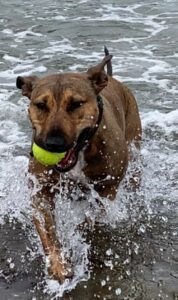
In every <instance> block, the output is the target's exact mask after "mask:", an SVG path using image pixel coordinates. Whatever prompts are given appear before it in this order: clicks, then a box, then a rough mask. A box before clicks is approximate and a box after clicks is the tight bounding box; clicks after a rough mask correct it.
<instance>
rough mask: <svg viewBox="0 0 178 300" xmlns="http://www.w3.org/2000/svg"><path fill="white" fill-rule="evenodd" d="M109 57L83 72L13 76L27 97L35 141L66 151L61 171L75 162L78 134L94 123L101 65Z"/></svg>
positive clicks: (103, 80)
mask: <svg viewBox="0 0 178 300" xmlns="http://www.w3.org/2000/svg"><path fill="white" fill-rule="evenodd" d="M111 58H112V57H111V56H110V55H108V56H106V57H105V58H104V59H103V60H102V62H101V63H100V64H98V65H97V66H95V67H92V68H89V69H88V71H87V72H86V73H81V74H80V73H64V74H56V75H49V76H46V77H44V78H41V79H40V78H38V77H36V76H29V77H18V78H17V82H16V84H17V88H19V89H21V90H22V95H24V96H27V97H28V98H29V99H30V105H29V118H30V120H31V123H32V127H33V129H34V141H35V143H36V144H37V145H39V146H40V147H42V148H44V149H46V150H48V151H51V152H67V154H66V156H65V158H64V159H63V160H62V162H61V163H60V164H59V166H58V167H59V169H60V170H61V171H68V170H70V169H71V168H72V167H73V166H74V165H75V164H76V162H77V159H78V149H80V147H79V145H78V143H80V141H81V138H80V137H81V136H82V134H83V133H84V132H86V131H87V130H90V129H93V128H95V126H96V124H97V120H98V117H99V108H98V103H97V95H98V94H99V92H100V91H101V90H102V89H103V88H104V87H105V86H106V85H107V81H108V77H107V74H106V73H105V71H104V67H105V65H106V64H107V63H108V62H109V61H110V60H111Z"/></svg>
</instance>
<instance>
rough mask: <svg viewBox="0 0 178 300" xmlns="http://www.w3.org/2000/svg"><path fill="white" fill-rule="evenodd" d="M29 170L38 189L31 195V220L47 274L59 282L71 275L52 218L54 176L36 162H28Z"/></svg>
mask: <svg viewBox="0 0 178 300" xmlns="http://www.w3.org/2000/svg"><path fill="white" fill-rule="evenodd" d="M30 172H31V173H33V174H35V176H36V177H37V179H38V181H39V183H40V186H41V188H40V190H38V191H37V192H36V193H35V194H34V195H33V196H32V207H33V221H34V224H35V226H36V229H37V232H38V234H39V236H40V239H41V242H42V246H43V249H44V253H45V255H46V261H47V268H48V272H49V274H50V275H51V276H52V277H53V278H54V279H56V280H58V281H59V282H61V283H62V282H63V281H64V280H65V278H68V277H71V270H70V268H69V265H68V264H67V263H66V262H65V261H64V258H63V255H62V250H61V248H62V247H61V245H60V243H59V241H58V238H57V235H56V228H55V218H54V208H55V205H54V196H55V193H54V192H53V193H51V192H50V188H51V187H52V184H54V178H49V174H48V172H46V170H45V171H44V170H43V167H41V166H37V164H36V163H31V164H30Z"/></svg>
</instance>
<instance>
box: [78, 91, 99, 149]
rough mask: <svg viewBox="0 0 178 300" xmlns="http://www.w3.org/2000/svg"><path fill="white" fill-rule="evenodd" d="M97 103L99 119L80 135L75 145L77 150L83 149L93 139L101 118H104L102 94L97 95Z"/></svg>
mask: <svg viewBox="0 0 178 300" xmlns="http://www.w3.org/2000/svg"><path fill="white" fill-rule="evenodd" d="M96 100H97V104H98V109H99V115H98V120H97V122H96V124H95V126H94V127H93V128H91V127H88V128H85V129H84V130H83V131H82V132H81V134H80V136H79V137H78V140H77V145H76V147H75V149H76V150H77V152H79V151H80V150H82V149H83V148H84V147H85V146H86V145H87V144H88V142H89V141H90V140H91V138H92V137H93V136H94V134H95V133H96V131H97V129H98V127H99V125H100V123H101V120H102V116H103V99H102V97H101V96H100V95H97V98H96Z"/></svg>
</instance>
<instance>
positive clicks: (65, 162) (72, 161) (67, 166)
mask: <svg viewBox="0 0 178 300" xmlns="http://www.w3.org/2000/svg"><path fill="white" fill-rule="evenodd" d="M77 161H78V151H77V149H76V147H73V148H71V149H69V150H68V151H67V152H66V154H65V156H64V158H63V159H62V160H61V161H60V162H59V163H58V164H57V165H56V166H55V168H56V170H57V171H59V172H67V171H69V170H71V169H72V168H73V167H74V166H75V165H76V163H77Z"/></svg>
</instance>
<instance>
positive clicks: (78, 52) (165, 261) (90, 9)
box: [0, 0, 178, 300]
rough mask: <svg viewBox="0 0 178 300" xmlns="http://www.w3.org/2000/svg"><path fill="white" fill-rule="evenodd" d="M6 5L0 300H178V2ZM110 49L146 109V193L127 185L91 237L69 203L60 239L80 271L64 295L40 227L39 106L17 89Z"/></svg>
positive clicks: (1, 10)
mask: <svg viewBox="0 0 178 300" xmlns="http://www.w3.org/2000/svg"><path fill="white" fill-rule="evenodd" d="M1 2H2V3H0V4H1V5H0V156H1V164H0V229H1V230H0V241H1V243H0V300H11V299H12V300H13V299H18V300H40V299H42V300H43V299H44V300H49V299H51V300H52V299H64V300H65V299H71V300H93V299H103V300H104V299H105V300H108V299H112V300H115V299H119V300H123V299H128V300H131V299H133V300H158V299H159V300H163V299H165V300H166V299H168V300H173V299H174V300H176V299H178V217H177V213H178V184H177V179H178V155H177V149H178V101H177V96H178V89H177V83H178V66H177V65H178V64H177V59H178V50H177V45H178V0H155V1H150V0H148V1H139V0H138V1H133V0H126V1H120V0H111V1H105V0H98V1H89V0H81V1H69V0H68V1H63V0H62V1H49V0H43V1H39V0H35V1H34V0H32V1H30V2H29V1H22V0H16V1H15V0H9V1H1ZM104 45H107V46H108V48H109V49H110V52H111V53H112V54H113V55H114V57H113V70H114V75H115V76H116V77H117V78H118V79H120V80H121V81H123V82H125V83H126V84H127V85H128V86H129V87H131V89H132V90H133V91H134V94H135V95H136V98H137V100H138V104H139V109H140V112H141V118H142V124H143V131H144V133H143V143H142V163H141V164H142V170H143V180H142V186H141V190H140V192H139V193H138V194H137V195H132V194H129V193H128V192H126V191H125V189H124V185H123V186H121V190H120V192H119V195H118V197H117V199H116V202H115V203H116V204H112V205H111V207H109V208H108V211H109V212H108V215H107V217H106V219H107V220H106V222H105V224H102V225H100V226H99V225H98V226H96V227H95V228H94V229H93V231H92V232H91V233H90V234H88V235H87V238H86V239H85V237H83V236H80V235H79V234H78V235H77V234H74V231H75V230H74V231H73V228H75V225H76V224H75V222H74V223H72V220H74V219H75V220H77V221H76V222H78V221H79V220H80V215H79V214H78V211H79V212H80V214H82V209H83V210H84V211H85V210H86V207H85V205H84V206H83V207H82V205H83V204H82V205H79V209H78V208H76V206H77V204H76V205H75V207H74V208H72V207H71V205H73V204H71V203H70V202H68V201H65V203H62V206H60V204H61V201H62V200H61V199H59V207H58V208H60V213H58V214H59V215H58V216H59V220H61V224H63V223H65V224H63V225H62V226H63V227H62V229H60V228H61V226H60V221H59V235H60V236H61V238H62V240H63V241H64V242H66V245H67V246H66V248H67V249H69V248H72V250H73V262H74V265H75V278H74V280H73V281H72V282H71V283H68V284H66V286H63V287H62V288H61V287H60V286H59V285H57V283H56V282H54V281H52V280H50V279H49V278H48V275H47V274H46V271H45V263H44V257H43V253H42V249H41V246H40V241H39V240H38V237H37V236H36V233H35V230H34V228H33V224H32V222H31V209H30V200H29V191H28V185H27V178H26V176H25V174H27V168H28V167H27V166H28V153H29V149H30V138H31V128H30V125H29V122H28V119H27V106H28V100H27V99H25V98H23V97H21V95H20V93H19V91H17V90H16V87H15V80H16V77H17V76H18V75H29V74H35V75H39V76H42V75H44V74H47V73H54V72H65V71H84V70H86V69H87V68H88V67H89V66H91V65H92V64H96V63H98V61H99V60H100V59H101V58H102V57H103V46H104ZM87 209H89V208H87ZM89 213H93V212H91V211H89ZM74 217H75V218H74ZM94 217H96V216H95V213H94ZM64 220H65V222H63V221H64ZM60 230H61V231H60ZM65 238H66V240H65ZM69 240H70V242H69ZM62 294H63V295H62ZM61 295H62V296H61Z"/></svg>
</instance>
